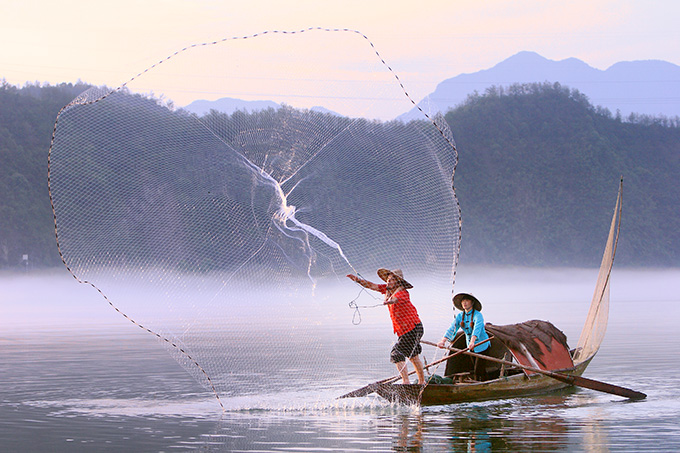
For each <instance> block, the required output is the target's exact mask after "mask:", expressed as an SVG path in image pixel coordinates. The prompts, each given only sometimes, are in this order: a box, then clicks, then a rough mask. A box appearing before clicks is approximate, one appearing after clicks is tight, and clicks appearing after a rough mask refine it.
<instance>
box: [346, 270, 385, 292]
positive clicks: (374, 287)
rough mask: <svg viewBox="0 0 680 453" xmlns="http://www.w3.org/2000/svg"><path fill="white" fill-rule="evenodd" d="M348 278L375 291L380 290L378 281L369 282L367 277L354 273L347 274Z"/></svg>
mask: <svg viewBox="0 0 680 453" xmlns="http://www.w3.org/2000/svg"><path fill="white" fill-rule="evenodd" d="M347 278H349V279H350V280H352V281H355V282H357V283H358V284H360V285H361V286H363V287H364V288H368V289H372V290H373V291H380V285H378V284H377V283H373V282H369V281H368V280H366V279H365V278H361V277H359V276H356V275H354V274H347Z"/></svg>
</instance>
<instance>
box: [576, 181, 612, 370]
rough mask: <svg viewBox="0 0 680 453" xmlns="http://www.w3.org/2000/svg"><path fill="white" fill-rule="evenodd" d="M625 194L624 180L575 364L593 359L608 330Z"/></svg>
mask: <svg viewBox="0 0 680 453" xmlns="http://www.w3.org/2000/svg"><path fill="white" fill-rule="evenodd" d="M622 195H623V180H621V184H620V185H619V194H618V197H617V199H616V208H615V209H614V216H613V217H612V223H611V226H610V227H609V237H608V238H607V245H606V247H605V250H604V255H603V257H602V264H601V265H600V272H599V274H598V277H597V285H596V286H595V293H594V294H593V300H592V302H591V303H590V311H589V312H588V318H587V319H586V322H585V325H584V326H583V330H582V331H581V336H580V337H579V340H578V346H577V349H576V353H575V354H574V364H579V363H582V362H585V361H586V360H589V359H591V358H592V357H593V356H594V355H595V354H596V353H597V351H598V350H599V349H600V345H601V344H602V340H603V339H604V335H605V333H606V331H607V321H608V319H609V276H610V275H611V270H612V266H613V264H614V255H615V254H616V244H617V242H618V238H619V230H620V222H621V208H622Z"/></svg>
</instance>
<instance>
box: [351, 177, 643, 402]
mask: <svg viewBox="0 0 680 453" xmlns="http://www.w3.org/2000/svg"><path fill="white" fill-rule="evenodd" d="M621 198H622V185H621V186H620V187H619V193H618V197H617V200H616V207H615V209H614V215H613V217H612V221H611V226H610V229H609V236H608V238H607V243H606V246H605V251H604V256H603V258H602V264H601V266H600V270H599V274H598V280H597V284H596V287H595V292H594V294H593V299H592V301H591V305H590V311H589V313H588V317H587V318H586V322H585V325H584V327H583V330H582V332H581V336H580V337H579V342H578V346H577V347H576V348H574V349H572V350H570V348H569V346H568V345H567V339H566V336H565V335H564V334H563V333H562V332H561V331H560V330H559V329H557V328H556V327H555V326H553V325H552V324H551V323H549V322H547V321H527V322H524V323H520V324H514V325H509V326H495V325H493V324H486V328H487V332H488V333H489V334H490V335H491V336H492V340H491V343H490V348H488V349H487V351H486V353H487V354H488V356H489V357H488V358H487V359H486V360H485V363H486V364H487V365H486V374H487V376H486V378H487V379H485V380H482V381H479V380H474V379H473V377H472V373H471V371H472V370H473V365H474V364H473V362H472V360H474V359H477V360H480V359H481V358H482V357H481V356H479V355H476V357H471V356H475V354H470V353H469V352H466V351H463V348H465V337H464V336H463V334H462V332H460V333H459V335H458V336H457V337H456V338H454V341H453V343H452V346H453V347H452V348H451V349H452V350H453V351H457V353H456V354H453V355H451V356H449V358H448V359H446V361H447V364H446V371H445V375H444V376H443V377H442V378H438V379H433V378H432V377H431V378H430V380H429V381H428V383H427V384H426V385H424V386H423V385H418V384H406V385H404V384H395V383H393V382H395V381H396V380H397V379H398V378H396V377H395V378H390V379H386V380H383V381H378V382H376V383H373V384H369V385H368V386H366V387H363V388H362V389H359V390H356V391H354V392H350V393H348V394H347V395H343V397H354V396H364V395H366V394H369V393H372V392H376V393H377V394H378V395H380V396H381V397H383V398H385V399H387V400H389V401H391V402H398V403H404V404H419V405H423V406H431V405H444V404H453V403H460V402H471V401H483V400H492V399H501V398H511V397H518V396H526V395H535V394H540V393H546V392H550V391H554V390H558V389H562V388H565V387H569V386H571V385H579V386H583V387H588V388H593V389H595V390H601V391H605V392H609V393H613V394H617V395H621V396H626V397H628V398H644V397H645V396H646V395H644V394H643V393H640V392H635V391H633V390H630V389H625V388H622V387H618V386H614V385H611V384H606V383H603V382H598V381H594V380H591V379H587V378H583V377H581V375H582V374H583V372H584V371H585V370H586V368H587V366H588V364H589V363H590V362H591V360H592V359H593V357H594V356H595V354H596V353H597V351H598V350H599V348H600V344H601V343H602V340H603V339H604V334H605V332H606V329H607V320H608V316H609V276H610V274H611V270H612V265H613V261H614V255H615V252H616V244H617V240H618V233H619V221H620V216H621ZM423 343H425V344H430V345H434V344H433V343H429V342H426V341H423Z"/></svg>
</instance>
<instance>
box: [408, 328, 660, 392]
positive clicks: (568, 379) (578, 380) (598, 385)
mask: <svg viewBox="0 0 680 453" xmlns="http://www.w3.org/2000/svg"><path fill="white" fill-rule="evenodd" d="M420 342H421V343H423V344H427V345H430V346H437V343H432V342H430V341H425V340H421V341H420ZM477 344H479V343H477ZM475 346H477V345H475ZM437 347H438V346H437ZM446 349H448V350H449V351H454V352H462V353H464V354H467V355H469V356H472V357H477V358H480V359H483V360H488V361H490V362H496V363H500V364H503V365H508V366H513V367H517V368H522V369H525V370H528V371H533V372H534V373H540V374H544V375H546V376H549V377H551V378H553V379H556V380H558V381H561V382H564V383H566V384H569V385H575V386H577V387H585V388H588V389H591V390H597V391H599V392H605V393H611V394H612V395H617V396H623V397H625V398H630V399H633V400H641V399H644V398H647V395H646V394H644V393H642V392H638V391H635V390H631V389H627V388H625V387H619V386H618V385H613V384H607V383H606V382H601V381H596V380H594V379H588V378H584V377H583V376H572V375H569V374H562V373H556V372H554V371H546V370H541V369H539V368H534V367H531V366H526V365H521V364H519V363H514V362H508V361H507V360H502V359H497V358H495V357H489V356H486V355H481V354H475V353H474V352H469V351H468V350H467V349H469V348H467V349H456V348H446Z"/></svg>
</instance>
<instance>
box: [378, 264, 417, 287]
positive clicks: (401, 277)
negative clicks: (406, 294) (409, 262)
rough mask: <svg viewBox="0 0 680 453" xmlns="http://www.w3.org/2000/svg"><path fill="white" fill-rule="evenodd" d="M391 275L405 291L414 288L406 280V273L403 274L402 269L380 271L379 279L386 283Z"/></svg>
mask: <svg viewBox="0 0 680 453" xmlns="http://www.w3.org/2000/svg"><path fill="white" fill-rule="evenodd" d="M390 275H394V277H395V278H396V279H397V280H398V281H399V286H401V287H402V288H404V289H411V288H413V285H412V284H410V283H409V282H407V281H406V280H404V272H402V270H401V269H395V270H393V271H391V270H389V269H382V268H381V269H378V277H380V278H381V279H382V280H383V281H384V282H386V281H387V279H388V277H389V276H390Z"/></svg>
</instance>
